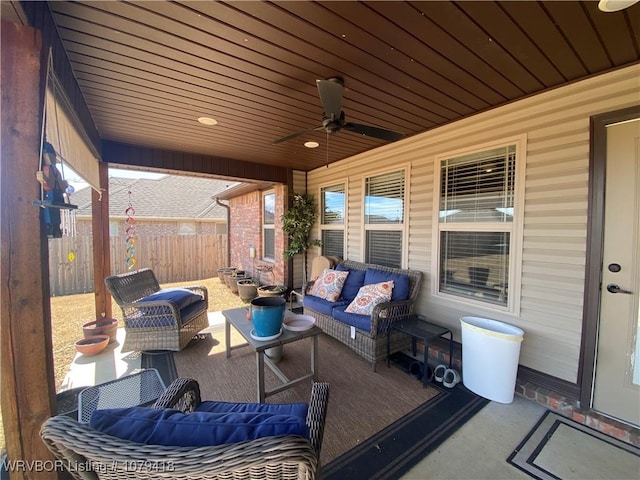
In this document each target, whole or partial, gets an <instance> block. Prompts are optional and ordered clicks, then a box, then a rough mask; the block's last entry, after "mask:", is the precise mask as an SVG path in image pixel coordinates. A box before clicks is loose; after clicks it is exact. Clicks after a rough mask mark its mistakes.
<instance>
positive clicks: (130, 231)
mask: <svg viewBox="0 0 640 480" xmlns="http://www.w3.org/2000/svg"><path fill="white" fill-rule="evenodd" d="M124 213H125V214H126V216H127V218H126V220H125V224H126V226H125V230H124V233H125V234H126V235H127V238H126V240H125V243H126V245H127V249H126V252H127V258H126V262H127V270H131V269H133V267H135V265H136V219H135V218H134V215H135V214H136V209H135V208H133V205H131V192H129V206H128V207H127V208H126V210H125V211H124Z"/></svg>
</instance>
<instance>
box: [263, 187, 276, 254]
mask: <svg viewBox="0 0 640 480" xmlns="http://www.w3.org/2000/svg"><path fill="white" fill-rule="evenodd" d="M275 218H276V194H275V193H265V194H264V195H262V258H265V259H268V260H275V258H276V251H275V247H276V241H275V239H276V232H275V228H274V225H275Z"/></svg>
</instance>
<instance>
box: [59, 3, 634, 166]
mask: <svg viewBox="0 0 640 480" xmlns="http://www.w3.org/2000/svg"><path fill="white" fill-rule="evenodd" d="M49 8H50V9H51V12H52V14H53V18H54V21H55V23H56V25H57V29H58V32H59V34H60V36H61V38H62V40H63V44H64V47H65V49H66V51H67V54H68V57H69V59H70V62H71V65H72V68H73V71H74V75H75V77H76V79H77V81H78V84H79V86H80V89H81V91H82V92H83V95H84V97H85V100H86V102H87V104H88V107H89V110H90V111H91V114H92V116H93V119H94V121H95V124H96V127H97V129H98V131H99V133H100V136H101V138H102V139H105V140H113V141H118V142H124V143H128V144H133V145H140V146H149V147H154V148H162V149H168V150H176V151H183V152H190V153H200V154H207V155H213V156H217V157H224V158H228V159H238V160H245V161H250V162H257V163H261V164H266V165H277V166H282V167H289V168H294V169H298V170H303V171H307V170H310V169H313V168H316V167H319V166H322V165H324V164H325V163H327V162H333V161H336V160H339V159H342V158H345V157H348V156H351V155H354V154H356V153H359V152H363V151H366V150H369V149H372V148H375V147H377V146H379V145H383V144H384V143H385V142H384V141H381V140H377V139H372V138H369V137H364V136H362V135H358V134H355V133H352V132H348V131H344V130H343V131H341V132H338V133H337V134H333V135H330V136H327V134H326V133H325V132H324V131H313V132H310V133H308V134H305V135H302V136H300V137H298V138H296V139H294V140H290V141H288V142H283V143H280V144H277V145H273V144H272V142H273V140H275V139H276V138H279V137H282V136H284V135H287V134H289V133H292V132H296V131H299V130H304V129H308V128H311V127H316V126H319V125H320V124H321V120H322V113H323V112H322V105H321V103H320V100H319V96H318V90H317V88H316V83H315V81H316V79H326V78H329V77H335V76H339V77H342V78H343V79H344V82H345V87H346V90H345V93H344V103H343V110H344V112H345V114H346V120H347V121H351V122H356V123H362V124H367V125H375V126H379V127H384V128H388V129H391V130H396V131H400V132H403V133H404V134H405V135H406V136H411V135H415V134H417V133H420V132H424V131H426V130H429V129H432V128H434V127H437V126H439V125H442V124H445V123H449V122H452V121H455V120H458V119H461V118H463V117H466V116H469V115H473V114H475V113H477V112H481V111H484V110H487V109H490V108H493V107H496V106H498V105H503V104H505V103H507V102H510V101H514V100H517V99H519V98H522V97H525V96H528V95H532V94H535V93H537V92H541V91H543V90H546V89H549V88H553V87H557V86H560V85H563V84H566V83H568V82H572V81H575V80H578V79H582V78H585V77H588V76H590V75H594V74H597V73H600V72H605V71H608V70H611V69H615V68H618V67H621V66H625V65H630V64H633V63H636V62H638V61H639V60H640V4H637V5H634V6H632V7H630V8H628V9H626V10H623V11H620V12H615V13H604V12H601V11H599V10H598V8H597V2H595V1H587V2H578V1H548V2H533V1H517V2H516V1H505V2H488V1H483V2H477V1H470V2H444V1H432V2H397V1H392V2H384V1H381V2H377V1H376V2H355V1H348V2H340V1H336V2H334V1H330V2H301V1H293V2H257V1H239V2H205V1H195V2H193V1H192V2H156V1H153V2H152V1H142V2H114V1H106V2H96V1H90V2H89V1H87V2H66V1H55V2H49ZM201 116H207V117H212V118H214V119H216V120H217V121H218V124H217V125H215V126H203V125H200V124H199V123H198V122H197V121H196V119H197V118H198V117H201ZM308 140H313V141H316V142H318V143H319V144H320V147H319V148H316V149H313V150H312V149H307V148H305V147H304V146H303V143H304V142H305V141H308Z"/></svg>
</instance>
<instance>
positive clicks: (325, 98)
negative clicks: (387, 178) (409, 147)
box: [273, 77, 404, 144]
mask: <svg viewBox="0 0 640 480" xmlns="http://www.w3.org/2000/svg"><path fill="white" fill-rule="evenodd" d="M316 86H317V87H318V94H319V95H320V101H321V103H322V108H323V114H322V124H321V125H320V126H317V127H312V128H308V129H306V130H302V131H300V132H296V133H292V134H290V135H286V136H284V137H281V138H278V139H276V140H274V141H273V143H274V144H278V143H282V142H286V141H288V140H292V139H294V138H296V137H299V136H300V135H304V134H305V133H309V132H313V131H320V130H324V131H325V132H327V134H334V133H338V132H339V131H341V130H347V131H350V132H353V133H358V134H360V135H365V136H367V137H373V138H379V139H381V140H386V141H388V142H395V141H396V140H400V139H401V138H402V137H404V134H403V133H400V132H394V131H393V130H387V129H385V128H380V127H374V126H371V125H362V124H359V123H352V122H347V121H346V120H345V115H344V111H343V110H342V98H343V94H344V81H343V80H342V78H340V77H331V78H328V79H327V80H316Z"/></svg>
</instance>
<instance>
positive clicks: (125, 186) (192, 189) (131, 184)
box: [71, 175, 237, 220]
mask: <svg viewBox="0 0 640 480" xmlns="http://www.w3.org/2000/svg"><path fill="white" fill-rule="evenodd" d="M236 184H237V182H229V181H224V180H213V179H207V178H200V177H188V176H177V175H166V176H164V177H162V178H160V179H146V178H141V179H133V178H119V177H109V216H110V217H124V216H125V215H126V214H125V210H126V209H127V207H128V206H129V202H131V206H133V208H134V209H135V216H136V218H150V217H156V218H158V217H159V218H189V219H225V220H226V218H227V212H226V211H225V209H224V208H223V207H221V206H219V205H217V204H216V201H215V200H214V199H213V198H212V197H215V195H216V194H218V193H220V192H222V191H224V190H227V189H228V188H232V187H233V186H235V185H236ZM129 192H131V194H130V195H129ZM71 203H72V204H74V205H78V211H77V215H78V216H79V217H87V216H91V189H90V188H84V189H82V190H79V191H78V192H76V193H74V194H73V195H71Z"/></svg>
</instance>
